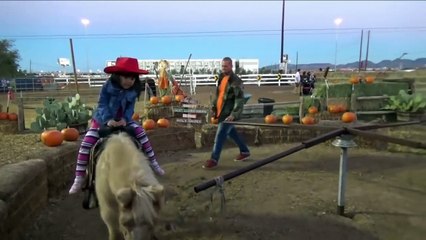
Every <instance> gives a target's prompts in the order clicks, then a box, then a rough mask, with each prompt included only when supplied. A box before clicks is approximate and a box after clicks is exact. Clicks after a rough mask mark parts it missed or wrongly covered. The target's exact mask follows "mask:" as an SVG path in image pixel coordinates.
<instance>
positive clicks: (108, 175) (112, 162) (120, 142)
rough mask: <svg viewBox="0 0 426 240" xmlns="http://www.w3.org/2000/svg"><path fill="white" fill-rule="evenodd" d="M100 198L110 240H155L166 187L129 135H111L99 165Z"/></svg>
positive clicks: (97, 193)
mask: <svg viewBox="0 0 426 240" xmlns="http://www.w3.org/2000/svg"><path fill="white" fill-rule="evenodd" d="M95 189H96V195H97V198H98V202H99V209H100V214H101V217H102V220H103V221H104V222H105V224H106V225H107V227H108V232H109V240H118V239H125V240H152V239H156V238H155V236H154V225H155V223H156V220H157V219H158V213H159V211H160V209H161V207H162V206H163V204H164V187H163V186H162V185H161V184H160V183H159V182H158V180H157V179H156V178H155V177H154V173H153V172H152V170H151V168H150V167H149V165H148V160H147V159H146V157H145V156H144V154H143V153H142V152H141V151H140V150H139V149H138V148H137V147H136V145H135V144H134V143H133V142H132V139H131V138H130V136H129V135H127V134H126V133H119V134H115V135H111V136H110V137H109V138H108V139H107V142H106V144H105V148H104V150H103V152H102V153H101V155H100V156H99V160H98V163H97V165H96V181H95Z"/></svg>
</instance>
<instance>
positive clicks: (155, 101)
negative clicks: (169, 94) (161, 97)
mask: <svg viewBox="0 0 426 240" xmlns="http://www.w3.org/2000/svg"><path fill="white" fill-rule="evenodd" d="M149 102H150V103H151V104H154V105H155V104H157V103H158V97H155V96H153V97H151V98H150V99H149Z"/></svg>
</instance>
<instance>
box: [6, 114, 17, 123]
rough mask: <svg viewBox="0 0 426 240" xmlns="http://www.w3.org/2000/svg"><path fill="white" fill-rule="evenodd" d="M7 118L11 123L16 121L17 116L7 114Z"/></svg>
mask: <svg viewBox="0 0 426 240" xmlns="http://www.w3.org/2000/svg"><path fill="white" fill-rule="evenodd" d="M8 118H9V120H11V121H16V120H18V114H16V113H9V115H8Z"/></svg>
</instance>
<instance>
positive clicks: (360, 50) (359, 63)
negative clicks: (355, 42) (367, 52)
mask: <svg viewBox="0 0 426 240" xmlns="http://www.w3.org/2000/svg"><path fill="white" fill-rule="evenodd" d="M363 34H364V30H361V43H360V45H359V60H358V73H359V72H361V68H362V62H361V55H362V38H363Z"/></svg>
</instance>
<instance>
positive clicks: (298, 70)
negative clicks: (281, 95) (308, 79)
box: [293, 68, 300, 93]
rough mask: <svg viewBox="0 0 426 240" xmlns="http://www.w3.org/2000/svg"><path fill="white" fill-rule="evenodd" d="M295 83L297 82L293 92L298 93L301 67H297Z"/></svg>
mask: <svg viewBox="0 0 426 240" xmlns="http://www.w3.org/2000/svg"><path fill="white" fill-rule="evenodd" d="M294 83H295V86H294V90H293V92H294V93H298V92H299V86H300V68H299V69H297V72H296V78H295V81H294Z"/></svg>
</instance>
